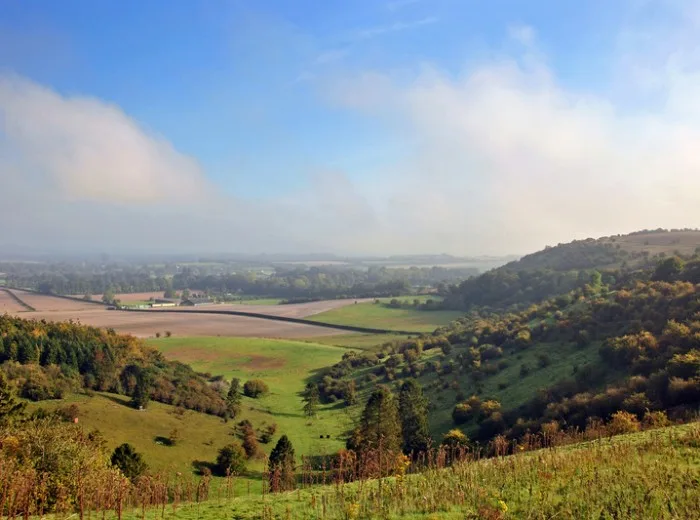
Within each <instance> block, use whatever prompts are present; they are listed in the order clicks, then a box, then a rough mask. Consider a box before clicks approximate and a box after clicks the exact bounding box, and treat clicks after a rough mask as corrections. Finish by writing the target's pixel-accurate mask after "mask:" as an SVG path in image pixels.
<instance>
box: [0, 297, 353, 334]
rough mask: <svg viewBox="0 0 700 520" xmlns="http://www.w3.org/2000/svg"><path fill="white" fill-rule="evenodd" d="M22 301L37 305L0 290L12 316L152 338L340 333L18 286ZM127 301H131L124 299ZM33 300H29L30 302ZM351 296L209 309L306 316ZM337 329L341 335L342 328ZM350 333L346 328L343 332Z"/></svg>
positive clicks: (326, 329) (234, 305) (342, 301)
mask: <svg viewBox="0 0 700 520" xmlns="http://www.w3.org/2000/svg"><path fill="white" fill-rule="evenodd" d="M11 291H12V292H13V293H14V294H16V295H17V296H18V297H19V298H21V300H22V301H24V302H26V303H27V304H28V305H30V306H31V307H33V308H34V309H36V310H35V311H34V312H26V311H27V310H26V309H25V308H23V307H21V306H19V305H18V304H17V303H16V302H15V301H14V300H13V299H12V298H11V296H10V295H9V294H7V293H5V291H0V293H2V294H0V297H1V298H2V299H1V300H0V303H4V304H5V305H6V311H7V312H8V313H10V314H16V313H20V312H21V313H22V316H23V317H25V318H28V319H45V320H50V321H67V320H76V321H79V322H80V323H82V324H84V325H92V326H95V327H104V328H113V329H114V330H116V331H117V332H121V333H126V334H133V335H134V336H137V337H144V338H147V337H153V336H155V335H156V334H164V333H165V332H166V331H169V332H170V333H171V334H174V335H176V336H241V337H272V338H309V337H314V336H330V335H333V334H334V333H336V332H335V331H333V330H332V329H328V328H321V327H315V326H313V325H304V324H298V323H287V322H280V321H271V320H264V319H259V318H249V317H242V316H228V315H216V314H198V313H196V312H195V311H196V310H197V309H198V308H191V307H190V308H186V307H182V308H181V309H182V310H191V311H192V315H191V316H190V315H188V314H184V313H168V312H167V311H151V312H139V313H137V312H120V311H112V310H107V309H106V307H104V306H101V305H98V304H96V303H90V302H87V301H86V302H82V301H77V300H69V299H66V298H59V297H55V296H50V295H43V294H36V293H31V292H26V291H20V290H16V289H12V290H11ZM148 294H150V293H140V294H135V295H132V298H133V299H132V300H130V301H139V300H143V299H144V298H145V297H146V296H148ZM125 301H127V300H125ZM30 302H31V303H30ZM352 303H353V300H328V301H318V302H310V303H301V304H294V305H244V304H233V305H213V306H210V307H207V309H209V310H237V311H247V312H256V313H261V314H270V315H275V316H287V317H293V318H303V317H306V316H309V315H312V314H316V313H320V312H323V311H325V310H328V309H335V308H338V307H342V306H346V305H350V304H352ZM337 333H341V332H340V331H338V332H337ZM343 334H345V335H347V332H343Z"/></svg>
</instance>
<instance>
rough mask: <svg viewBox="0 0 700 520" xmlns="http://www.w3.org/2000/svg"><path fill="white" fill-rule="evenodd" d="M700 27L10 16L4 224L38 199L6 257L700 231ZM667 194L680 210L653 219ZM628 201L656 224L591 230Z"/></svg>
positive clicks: (102, 10) (50, 6) (150, 5)
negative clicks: (49, 250)
mask: <svg viewBox="0 0 700 520" xmlns="http://www.w3.org/2000/svg"><path fill="white" fill-rule="evenodd" d="M698 12H699V11H698V9H697V7H696V6H695V5H694V2H691V1H683V0H659V1H651V0H620V1H615V2H610V1H603V0H591V1H588V2H573V1H571V2H569V1H560V0H547V1H529V0H528V1H526V0H520V1H516V0H507V1H506V0H500V1H488V2H487V1H484V0H462V1H458V0H433V1H424V0H393V1H392V0H388V1H366V0H362V1H353V2H341V1H323V2H322V1H272V0H262V1H261V0H256V1H253V0H248V1H225V2H224V1H202V2H190V1H184V0H174V1H173V0H171V1H155V0H150V1H148V2H136V1H134V2H130V1H113V2H109V1H101V2H92V1H76V0H69V1H66V2H51V1H13V0H0V79H3V80H4V82H5V83H4V88H5V90H4V95H3V91H2V89H0V103H2V104H0V116H3V121H4V126H3V127H2V128H0V129H4V131H3V132H2V133H0V137H2V138H3V139H2V140H0V146H3V145H4V146H5V148H4V150H5V152H7V153H5V154H4V155H5V156H6V159H5V161H7V162H6V163H3V166H4V168H3V170H2V171H3V175H5V176H7V178H6V179H4V180H5V181H6V186H8V187H13V189H14V190H16V191H15V192H14V193H13V195H12V200H13V201H14V204H15V206H20V207H19V209H18V208H14V209H13V211H14V213H13V214H12V215H10V214H9V213H8V215H7V218H15V219H17V220H18V221H19V220H20V219H19V218H18V213H17V211H21V210H22V208H24V211H29V210H28V209H27V208H32V207H33V205H34V204H37V205H38V204H39V203H40V201H41V200H42V197H43V198H44V199H43V202H42V203H41V204H42V206H41V210H40V211H32V215H35V214H36V213H41V214H43V215H44V216H43V219H44V220H42V219H41V218H39V217H36V216H30V217H25V218H23V219H21V220H27V219H29V220H30V221H31V222H30V223H29V224H27V227H26V228H17V231H16V232H15V233H14V234H13V235H12V236H9V237H5V241H4V242H5V243H13V244H15V243H16V244H34V242H39V243H44V244H47V247H54V246H57V245H58V244H59V243H68V242H70V240H75V246H76V247H79V246H80V242H79V241H78V240H77V239H76V238H72V239H70V240H68V239H66V238H65V237H64V238H61V237H62V236H63V235H71V234H72V235H73V236H75V233H69V231H66V230H75V229H79V230H80V232H79V233H78V235H81V236H83V237H89V240H90V242H91V243H93V244H96V247H97V246H99V247H102V248H106V247H112V248H115V249H120V248H144V247H150V248H152V249H153V250H164V249H173V250H177V248H178V247H180V248H181V249H182V250H190V249H191V250H207V251H213V250H216V251H223V250H246V251H262V250H265V251H271V250H276V251H281V250H284V251H287V250H289V251H291V250H296V251H306V250H308V249H310V248H311V249H313V250H316V251H335V252H342V253H354V252H356V253H358V254H359V253H368V252H373V253H374V252H382V253H392V252H436V253H437V252H443V251H445V252H452V253H465V254H480V253H510V252H516V253H518V252H527V251H529V250H533V249H537V248H540V247H542V246H544V245H545V244H548V243H554V242H556V241H565V240H569V239H572V238H581V237H585V236H589V235H592V234H606V233H616V232H625V231H630V230H633V229H637V228H639V227H645V226H647V225H648V226H649V227H658V226H660V225H667V226H695V225H698V224H700V222H699V221H698V220H699V219H698V217H699V216H700V215H699V214H698V211H697V210H693V209H692V208H693V207H694V206H695V204H696V203H698V202H700V201H698V200H697V199H695V198H692V197H690V198H689V196H688V194H687V192H688V191H689V190H691V189H694V188H695V187H696V185H695V184H691V183H693V182H697V180H696V178H694V177H696V174H697V176H700V173H698V172H697V171H696V168H697V167H698V163H697V162H696V161H695V159H694V156H693V154H692V153H691V152H692V151H691V149H690V145H688V144H687V143H688V142H690V141H692V140H693V138H694V137H695V132H696V130H697V129H698V125H697V124H696V123H697V120H696V119H695V115H696V113H695V112H693V111H692V110H691V111H688V110H686V108H687V106H686V105H687V103H692V102H693V101H692V98H693V96H692V95H691V94H692V92H693V89H694V87H695V86H696V85H697V84H700V83H696V77H695V75H694V74H696V72H695V71H696V67H697V64H698V60H697V57H698V56H697V55H698V53H697V45H698V39H697V37H696V36H695V34H697V31H696V30H695V29H697V28H698V25H700V16H697V15H698ZM18 96H19V97H18ZM19 99H21V100H24V103H19V102H18V100H19ZM695 106H696V107H697V103H696V105H695ZM39 107H41V108H42V110H39ZM44 110H45V111H44ZM42 111H44V112H43V113H44V114H50V116H48V117H47V120H48V121H49V123H46V121H42V118H43V117H46V116H42ZM91 128H92V129H93V130H92V131H90V129H91ZM531 134H535V135H531ZM671 136H672V137H671ZM487 137H488V139H486V140H482V139H485V138H487ZM562 139H564V140H565V142H562V141H561V140H562ZM107 141H109V142H107ZM573 142H575V143H576V144H575V145H573V144H572V143H573ZM650 142H653V145H652V146H648V144H649V143H650ZM58 143H65V144H64V146H59V144H58ZM0 150H2V148H0ZM641 150H643V151H644V153H645V154H646V157H645V159H644V161H643V166H644V172H641V173H640V172H639V171H638V167H639V165H638V163H637V161H640V159H639V157H637V156H638V155H639V154H638V153H637V152H638V151H641ZM588 152H592V153H594V154H595V159H593V158H591V157H590V156H589V155H588ZM686 153H687V157H686V155H685V154H686ZM111 154H114V157H113V158H112V156H111ZM649 154H651V155H649ZM669 154H673V155H674V156H678V155H681V157H680V158H678V157H676V159H675V162H674V163H673V164H670V165H669V164H668V163H664V157H667V156H668V155H669ZM652 164H653V165H654V166H655V168H657V169H656V170H654V169H652V168H651V166H649V165H652ZM115 165H118V166H119V167H116V166H115ZM661 165H663V169H664V170H665V173H663V175H662V174H661V168H662V167H661ZM669 168H670V170H669ZM669 171H670V172H671V173H669ZM604 172H614V175H612V176H611V175H610V173H604ZM10 176H12V177H10ZM669 177H670V178H669ZM28 179H31V181H30V180H28ZM520 183H522V184H520ZM577 183H579V184H580V185H581V186H580V188H581V189H577V188H575V186H577ZM659 183H663V184H664V186H665V187H668V186H669V185H671V186H674V187H676V188H678V189H681V191H683V192H685V194H683V195H679V196H678V197H676V194H674V193H671V192H669V193H668V194H663V196H662V197H660V200H661V202H659V197H658V196H655V197H653V198H652V197H651V195H652V194H654V195H658V194H659V191H658V184H659ZM639 185H641V186H642V187H643V188H644V189H643V190H642V191H640V192H639V193H637V192H636V190H637V189H639ZM86 186H87V187H86ZM105 186H106V187H107V188H104V187H105ZM628 186H629V187H630V190H631V193H632V195H633V197H632V198H633V202H634V203H636V206H639V205H646V207H647V211H645V212H639V211H637V210H635V209H634V207H635V204H632V203H630V207H629V209H628V210H626V211H625V212H623V213H624V215H622V216H621V215H620V214H619V212H618V213H614V214H608V213H606V211H602V212H599V211H597V209H596V213H602V214H601V215H599V216H598V217H597V218H590V214H589V211H588V210H590V209H591V208H590V205H589V204H590V202H591V200H593V201H595V200H601V195H600V194H601V193H602V194H608V193H609V192H610V190H622V191H624V190H625V189H626V188H627V187H628ZM101 187H102V188H101ZM178 187H179V188H178ZM503 187H505V188H503ZM509 188H510V189H509ZM502 189H503V191H504V192H505V193H504V194H502V195H501V194H500V192H501V190H502ZM10 191H11V190H9V189H8V190H7V193H10ZM42 191H45V192H46V193H41V192H42ZM122 192H123V196H121V195H120V194H122ZM28 194H33V195H28ZM586 194H587V196H588V197H591V199H586V198H584V195H586ZM49 195H50V196H49ZM29 196H31V197H32V200H31V201H25V202H26V204H21V205H20V204H18V201H19V200H21V198H22V197H29ZM521 196H522V197H524V198H525V199H526V200H525V201H519V198H518V197H521ZM606 196H607V195H606ZM571 198H575V199H576V200H574V201H571V200H570V199H571ZM49 199H50V200H51V202H50V204H49V203H48V202H46V201H47V200H49ZM540 199H541V200H540ZM567 199H568V200H569V202H564V201H567ZM528 200H529V201H530V202H529V203H527V201H528ZM183 201H186V202H183ZM600 203H601V205H602V207H603V208H607V207H609V206H610V203H609V202H607V201H604V200H601V202H600ZM649 204H654V205H655V207H654V208H652V211H648V205H649ZM9 205H10V204H9V202H8V204H6V207H9ZM458 206H466V207H467V208H468V209H465V208H462V209H456V208H457V207H458ZM514 206H518V207H520V208H521V209H520V212H518V211H514V210H513V208H514ZM696 207H700V204H697V206H696ZM174 208H178V209H174ZM214 208H215V209H214ZM234 208H235V209H234ZM202 213H206V215H207V216H206V217H202ZM86 214H87V215H90V216H91V218H90V219H89V220H93V221H94V222H93V224H92V226H87V227H81V226H82V224H81V222H84V220H85V219H84V218H81V215H86ZM114 215H120V217H119V220H120V222H122V223H121V224H119V225H117V224H115V217H114ZM13 216H14V217H13ZM146 219H147V220H148V221H149V222H152V223H153V224H152V225H151V227H148V226H146V227H144V226H143V225H141V224H140V223H142V222H143V221H144V220H146ZM248 221H250V222H251V223H253V224H252V226H253V227H254V228H255V229H254V230H252V229H251V225H248V224H247V222H248ZM172 222H178V229H179V230H180V233H174V232H171V231H165V232H164V231H163V230H164V228H165V229H169V228H170V223H172ZM526 223H527V224H526ZM59 224H60V225H59ZM203 229H211V230H212V232H211V233H203V232H202V230H203ZM222 237H225V239H224V240H222ZM176 241H177V244H174V242H176ZM2 243H3V240H2V237H0V244H2Z"/></svg>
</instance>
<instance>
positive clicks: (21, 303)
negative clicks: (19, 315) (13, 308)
mask: <svg viewBox="0 0 700 520" xmlns="http://www.w3.org/2000/svg"><path fill="white" fill-rule="evenodd" d="M0 289H1V290H3V291H5V292H6V293H7V294H9V295H10V298H12V299H13V300H14V301H16V302H17V303H18V304H19V305H21V306H22V307H24V308H25V309H27V310H28V311H32V312H34V311H36V309H35V308H34V307H32V306H31V305H29V304H28V303H26V302H25V301H24V300H22V299H21V298H20V297H19V296H17V295H16V294H15V293H13V292H12V291H11V290H9V289H8V288H7V287H0Z"/></svg>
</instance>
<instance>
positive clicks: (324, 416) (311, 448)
mask: <svg viewBox="0 0 700 520" xmlns="http://www.w3.org/2000/svg"><path fill="white" fill-rule="evenodd" d="M149 344H150V345H152V346H154V347H156V348H157V349H158V350H160V352H162V353H163V355H164V356H165V357H166V358H167V359H171V360H177V361H180V362H183V363H186V364H188V365H190V366H191V367H192V368H194V369H195V370H197V371H199V372H205V373H208V374H211V375H212V376H217V375H219V376H224V377H225V378H226V379H227V380H230V379H231V378H234V377H235V378H238V379H240V380H241V382H245V381H247V380H249V379H262V380H263V381H264V382H265V383H266V384H267V385H268V386H269V388H270V393H269V394H268V395H265V396H262V397H260V398H257V399H251V398H248V397H244V398H243V403H242V404H243V415H242V417H243V418H246V416H247V415H246V414H249V413H250V414H253V416H254V417H265V418H266V420H267V422H275V423H277V425H278V435H280V434H286V435H287V436H289V438H290V439H291V440H292V442H293V444H294V447H295V450H296V452H297V455H303V454H312V453H313V454H323V453H331V452H334V451H337V450H338V449H339V448H341V447H343V446H344V439H343V436H344V434H345V432H346V431H347V430H348V429H349V428H350V425H351V420H350V418H349V417H348V415H347V413H346V410H344V409H343V408H342V407H338V406H337V405H335V404H332V403H331V404H325V405H320V406H319V409H318V413H317V415H316V417H315V418H308V417H306V416H305V415H304V413H303V401H302V396H301V392H302V391H303V390H304V388H305V386H306V383H307V382H309V381H311V380H312V379H313V378H315V377H316V376H317V374H318V371H319V370H320V369H322V368H324V367H327V366H329V365H332V364H333V363H336V362H338V361H339V360H340V359H341V358H342V356H343V354H344V353H346V352H349V351H350V350H349V349H346V348H342V347H337V346H331V345H321V344H318V343H311V342H301V341H287V340H274V339H260V338H224V337H196V338H179V337H172V338H161V339H157V340H151V341H149ZM260 414H262V415H260ZM236 420H239V419H238V418H237V419H236ZM253 422H254V425H255V426H257V421H253ZM321 435H323V436H324V438H323V439H321V438H320V437H321ZM326 436H330V438H326Z"/></svg>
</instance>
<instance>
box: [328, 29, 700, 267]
mask: <svg viewBox="0 0 700 520" xmlns="http://www.w3.org/2000/svg"><path fill="white" fill-rule="evenodd" d="M521 33H522V31H520V32H519V33H518V34H520V36H522V37H523V38H524V39H525V40H526V41H528V42H529V43H530V44H532V43H533V42H532V39H531V33H530V31H525V34H521ZM686 43H687V42H686ZM695 43H696V44H697V43H699V41H696V42H695ZM532 56H533V55H532V54H530V53H528V54H527V55H526V58H525V59H524V60H522V61H517V60H515V59H513V60H499V61H493V62H490V63H485V64H483V63H482V64H480V65H479V66H476V67H473V68H469V69H468V70H466V71H465V72H464V73H463V74H462V75H459V76H452V75H448V74H441V73H440V72H439V71H436V70H434V69H431V68H424V69H423V71H422V72H420V73H419V74H418V75H417V76H416V77H415V78H414V79H413V80H412V81H409V82H406V81H401V80H398V79H395V78H393V77H392V75H391V74H386V73H384V74H382V73H376V72H374V73H370V72H368V73H364V74H362V75H361V76H358V77H356V78H354V81H350V80H348V79H347V78H344V80H343V81H342V82H340V83H342V85H341V86H339V87H338V88H334V89H332V92H331V96H330V97H331V99H333V100H335V101H336V102H338V103H341V104H343V105H344V106H346V107H348V108H351V109H355V110H358V109H359V110H362V111H363V112H364V113H365V114H368V115H370V116H374V117H377V118H381V119H383V120H385V122H388V124H389V125H391V126H390V128H400V129H402V131H403V132H405V133H407V134H408V135H409V136H410V138H411V140H412V142H414V143H416V145H415V148H414V153H413V155H412V156H411V157H410V158H408V159H407V161H406V163H405V164H404V165H402V166H401V167H400V168H398V171H397V172H395V175H396V182H395V183H394V184H393V186H392V188H391V193H389V192H387V193H385V194H384V195H385V197H386V200H392V203H391V205H390V206H387V207H386V208H385V209H386V210H387V211H386V212H385V213H384V218H385V222H386V225H387V228H388V229H398V228H401V227H404V228H407V229H410V230H411V233H404V234H401V233H394V234H391V235H390V237H388V238H387V242H386V244H387V247H393V248H395V249H402V250H405V249H406V248H407V247H408V245H409V244H410V243H413V244H415V245H416V247H418V248H420V249H421V250H433V251H438V250H441V249H442V248H445V249H449V250H450V251H457V252H471V253H476V252H496V253H506V252H509V251H518V252H526V251H531V250H535V249H537V248H540V247H542V246H544V245H545V244H548V243H556V242H559V241H568V240H571V239H572V238H577V237H578V238H584V237H587V236H599V235H601V234H610V233H618V232H624V231H632V230H635V229H641V228H645V227H648V228H656V227H659V226H662V227H685V226H693V227H694V226H700V153H698V143H700V110H697V109H698V108H699V107H700V105H698V101H697V95H696V94H697V92H700V75H698V69H697V67H696V65H697V64H695V63H693V62H692V61H690V60H687V59H685V58H683V59H681V58H679V56H680V55H679V54H678V53H670V54H669V56H668V58H667V60H666V61H665V63H664V64H663V66H662V67H659V68H658V69H657V73H658V74H660V75H662V76H663V78H662V79H661V80H660V83H661V84H662V85H663V88H664V93H665V94H666V101H665V102H664V103H663V104H662V105H661V106H657V107H655V108H654V109H646V110H643V109H639V108H638V109H637V110H635V111H630V110H621V109H620V108H619V107H618V106H617V104H616V102H615V101H614V100H613V99H608V98H606V97H605V96H601V95H592V94H586V93H581V92H577V91H574V90H571V89H568V88H566V87H565V86H563V85H562V83H561V82H559V81H558V79H557V78H556V74H555V71H553V70H551V69H549V68H548V67H547V66H546V65H545V64H544V63H543V62H542V61H539V62H533V61H532ZM679 59H680V61H681V62H682V63H681V64H680V65H679V64H678V60H679ZM390 244H391V245H390Z"/></svg>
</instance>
